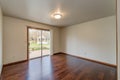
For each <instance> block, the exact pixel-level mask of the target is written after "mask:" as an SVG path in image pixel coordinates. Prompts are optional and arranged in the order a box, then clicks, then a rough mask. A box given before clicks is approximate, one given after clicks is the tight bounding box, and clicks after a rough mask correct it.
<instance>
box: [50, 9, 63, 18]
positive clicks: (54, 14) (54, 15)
mask: <svg viewBox="0 0 120 80" xmlns="http://www.w3.org/2000/svg"><path fill="white" fill-rule="evenodd" d="M51 17H52V18H54V19H61V18H62V17H63V14H62V13H61V12H60V11H56V12H54V13H52V15H51Z"/></svg>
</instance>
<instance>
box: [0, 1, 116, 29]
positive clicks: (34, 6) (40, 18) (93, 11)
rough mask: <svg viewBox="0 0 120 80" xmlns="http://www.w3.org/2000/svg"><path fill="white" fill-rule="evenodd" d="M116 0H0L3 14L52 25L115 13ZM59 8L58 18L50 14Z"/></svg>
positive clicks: (87, 19) (74, 22) (77, 21)
mask: <svg viewBox="0 0 120 80" xmlns="http://www.w3.org/2000/svg"><path fill="white" fill-rule="evenodd" d="M115 1H116V0H0V4H1V6H2V9H3V13H4V15H7V16H13V17H17V18H22V19H27V20H31V21H36V22H40V23H45V24H49V25H53V26H61V27H62V26H70V25H73V24H78V23H81V22H86V21H89V20H93V19H97V18H102V17H106V16H111V15H114V14H115V10H116V9H115V7H116V5H115V3H116V2H115ZM56 10H60V11H61V12H62V13H63V14H64V16H63V18H62V19H60V20H55V19H53V18H51V16H50V15H51V14H52V13H53V12H54V11H56Z"/></svg>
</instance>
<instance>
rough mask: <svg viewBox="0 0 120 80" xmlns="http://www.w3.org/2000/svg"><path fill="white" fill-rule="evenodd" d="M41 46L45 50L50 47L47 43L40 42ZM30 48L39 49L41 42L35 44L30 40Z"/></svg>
mask: <svg viewBox="0 0 120 80" xmlns="http://www.w3.org/2000/svg"><path fill="white" fill-rule="evenodd" d="M42 46H43V47H42V48H43V49H45V50H48V49H50V47H49V44H42ZM29 49H30V50H40V49H41V44H37V43H35V42H31V43H30V46H29Z"/></svg>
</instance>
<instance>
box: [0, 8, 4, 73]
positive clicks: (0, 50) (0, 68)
mask: <svg viewBox="0 0 120 80" xmlns="http://www.w3.org/2000/svg"><path fill="white" fill-rule="evenodd" d="M2 51H3V49H2V10H1V7H0V74H1V70H2V53H3V52H2Z"/></svg>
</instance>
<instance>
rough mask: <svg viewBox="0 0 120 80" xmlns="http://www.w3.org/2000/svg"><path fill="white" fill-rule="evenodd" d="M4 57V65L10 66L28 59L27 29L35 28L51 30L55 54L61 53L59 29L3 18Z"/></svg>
mask: <svg viewBox="0 0 120 80" xmlns="http://www.w3.org/2000/svg"><path fill="white" fill-rule="evenodd" d="M3 23H4V28H3V31H4V32H3V35H4V37H3V39H4V43H3V44H4V49H3V50H4V55H3V58H4V59H3V63H4V64H8V63H12V62H16V61H21V60H26V59H27V28H26V26H33V27H38V28H45V29H50V30H52V32H53V53H56V52H59V51H60V48H59V28H57V27H52V26H48V25H42V24H39V23H35V22H30V21H25V20H20V19H17V18H12V17H7V16H4V17H3Z"/></svg>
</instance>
